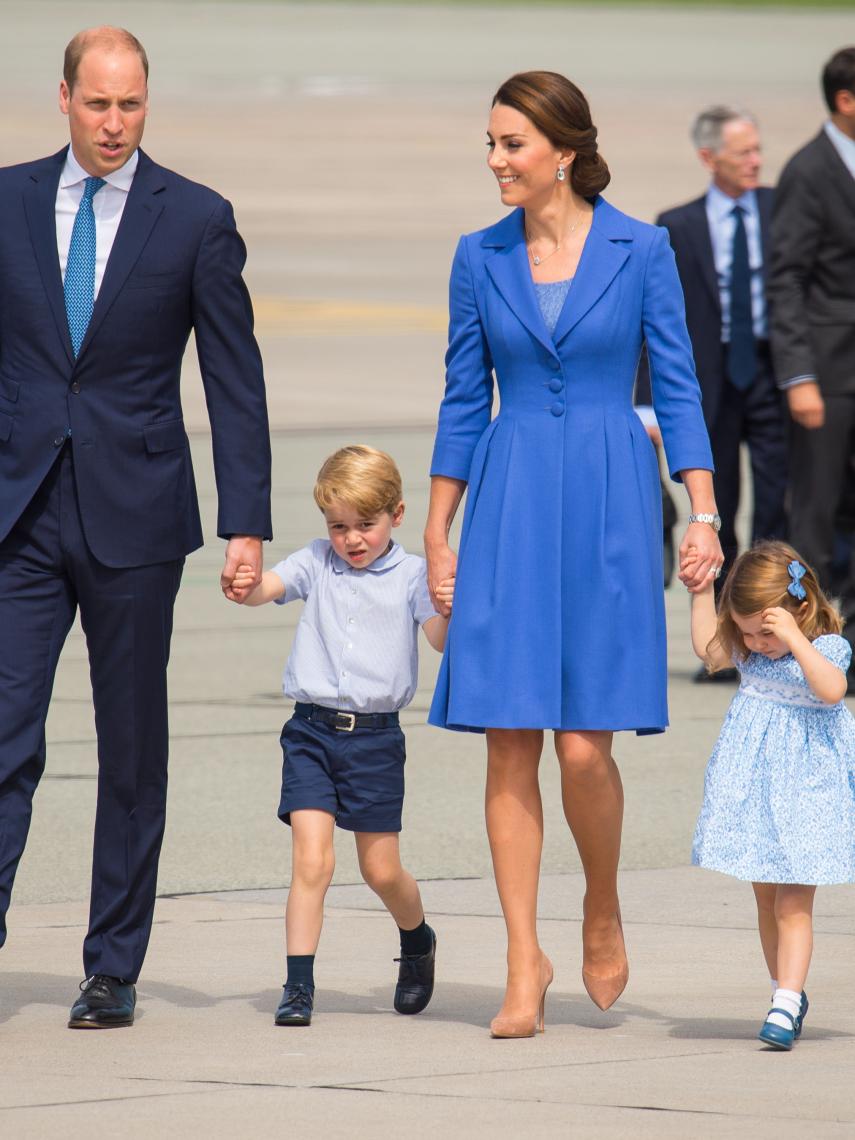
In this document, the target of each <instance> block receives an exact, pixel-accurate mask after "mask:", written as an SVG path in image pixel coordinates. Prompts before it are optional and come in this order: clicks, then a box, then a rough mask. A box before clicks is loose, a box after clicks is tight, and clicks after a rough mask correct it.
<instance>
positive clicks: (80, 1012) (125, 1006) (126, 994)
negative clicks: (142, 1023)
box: [68, 974, 137, 1029]
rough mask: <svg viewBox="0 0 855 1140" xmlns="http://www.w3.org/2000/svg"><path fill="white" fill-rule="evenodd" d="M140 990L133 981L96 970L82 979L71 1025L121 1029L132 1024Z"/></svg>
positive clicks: (85, 1027) (70, 1019)
mask: <svg viewBox="0 0 855 1140" xmlns="http://www.w3.org/2000/svg"><path fill="white" fill-rule="evenodd" d="M136 1004H137V991H136V990H135V989H134V987H133V986H132V985H131V984H130V982H123V981H122V979H121V978H111V977H109V975H107V974H95V975H94V977H91V978H86V980H85V981H83V982H81V983H80V997H79V998H78V999H77V1001H76V1002H75V1003H74V1005H73V1006H72V1007H71V1013H70V1014H69V1018H68V1028H69V1029H118V1028H119V1027H120V1026H122V1025H133V1023H134V1006H135V1005H136Z"/></svg>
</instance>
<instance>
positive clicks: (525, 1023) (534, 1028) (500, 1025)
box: [490, 954, 553, 1038]
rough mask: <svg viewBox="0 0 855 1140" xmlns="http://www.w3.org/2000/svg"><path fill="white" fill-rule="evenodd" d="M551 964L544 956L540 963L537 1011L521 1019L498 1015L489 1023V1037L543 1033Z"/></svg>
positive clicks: (550, 981) (532, 1035)
mask: <svg viewBox="0 0 855 1140" xmlns="http://www.w3.org/2000/svg"><path fill="white" fill-rule="evenodd" d="M552 978H553V971H552V963H551V962H550V961H549V959H548V958H547V957H546V955H545V954H544V956H543V962H542V963H541V977H540V980H541V986H542V988H541V991H540V1000H539V1002H538V1005H537V1009H536V1010H535V1012H534V1013H533V1014H531V1015H527V1014H526V1015H524V1016H521V1017H508V1016H507V1015H505V1016H504V1017H503V1016H502V1014H499V1015H498V1016H497V1017H494V1018H493V1020H492V1021H491V1022H490V1036H491V1037H501V1038H510V1037H534V1035H535V1034H536V1033H543V1032H544V1030H545V1026H546V991H547V990H548V989H549V987H550V986H551V985H552Z"/></svg>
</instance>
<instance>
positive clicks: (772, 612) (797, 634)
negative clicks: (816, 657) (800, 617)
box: [760, 606, 804, 650]
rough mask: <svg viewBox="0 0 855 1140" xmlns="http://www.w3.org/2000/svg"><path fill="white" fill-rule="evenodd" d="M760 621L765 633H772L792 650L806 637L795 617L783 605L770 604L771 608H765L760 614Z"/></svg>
mask: <svg viewBox="0 0 855 1140" xmlns="http://www.w3.org/2000/svg"><path fill="white" fill-rule="evenodd" d="M760 621H761V622H762V625H761V626H760V628H761V630H762V632H763V633H771V634H772V636H773V637H777V639H778V641H782V642H783V643H784V645H786V647H787V648H788V649H790V650H792V647H793V644H794V643H795V642H798V641H801V640H803V639H804V634H803V633H802V631H801V630H800V629H799V625H798V622H797V621H796V619H795V617H794V616H793V615H792V613H791V612H790V611H789V610H785V609H784V607H783V606H770V607H769V609H767V610H763V611H762V613H761V614H760Z"/></svg>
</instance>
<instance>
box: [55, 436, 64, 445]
mask: <svg viewBox="0 0 855 1140" xmlns="http://www.w3.org/2000/svg"><path fill="white" fill-rule="evenodd" d="M64 443H65V436H64V435H58V436H57V437H56V439H55V440H54V441H53V445H54V447H62V445H63V444H64Z"/></svg>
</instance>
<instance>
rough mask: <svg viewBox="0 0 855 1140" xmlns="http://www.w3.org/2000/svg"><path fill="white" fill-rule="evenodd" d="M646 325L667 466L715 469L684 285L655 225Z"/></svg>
mask: <svg viewBox="0 0 855 1140" xmlns="http://www.w3.org/2000/svg"><path fill="white" fill-rule="evenodd" d="M642 325H643V332H644V338H645V341H646V343H647V359H648V362H649V367H650V381H651V389H652V392H653V407H654V409H655V411H656V419H657V421H658V423H659V429H660V431H661V433H662V442H663V444H664V445H665V455H666V457H667V460H668V470H669V471H670V473H671V478H672V479H677V480H678V481H679V478H680V476H679V472H680V471H688V470H692V469H693V468H703V469H705V470H708V471H712V470H713V460H712V451H711V449H710V441H709V436H708V434H707V429H706V425H705V423H704V417H703V412H702V410H701V391H700V387H699V385H698V380H697V376H696V375H695V364H694V360H693V357H692V346H691V342H690V340H689V334H688V331H687V330H686V310H685V305H684V302H683V289H682V286H681V285H680V278H679V276H678V274H677V264H676V260H675V258H674V251H673V250H672V249H671V244H670V242H669V241H668V231H667V230H665V229H662V228H658V229H657V230H656V233H655V236H654V238H653V241H652V242H651V245H650V251H649V253H648V258H647V267H646V270H645V275H644V298H643V302H642Z"/></svg>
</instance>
